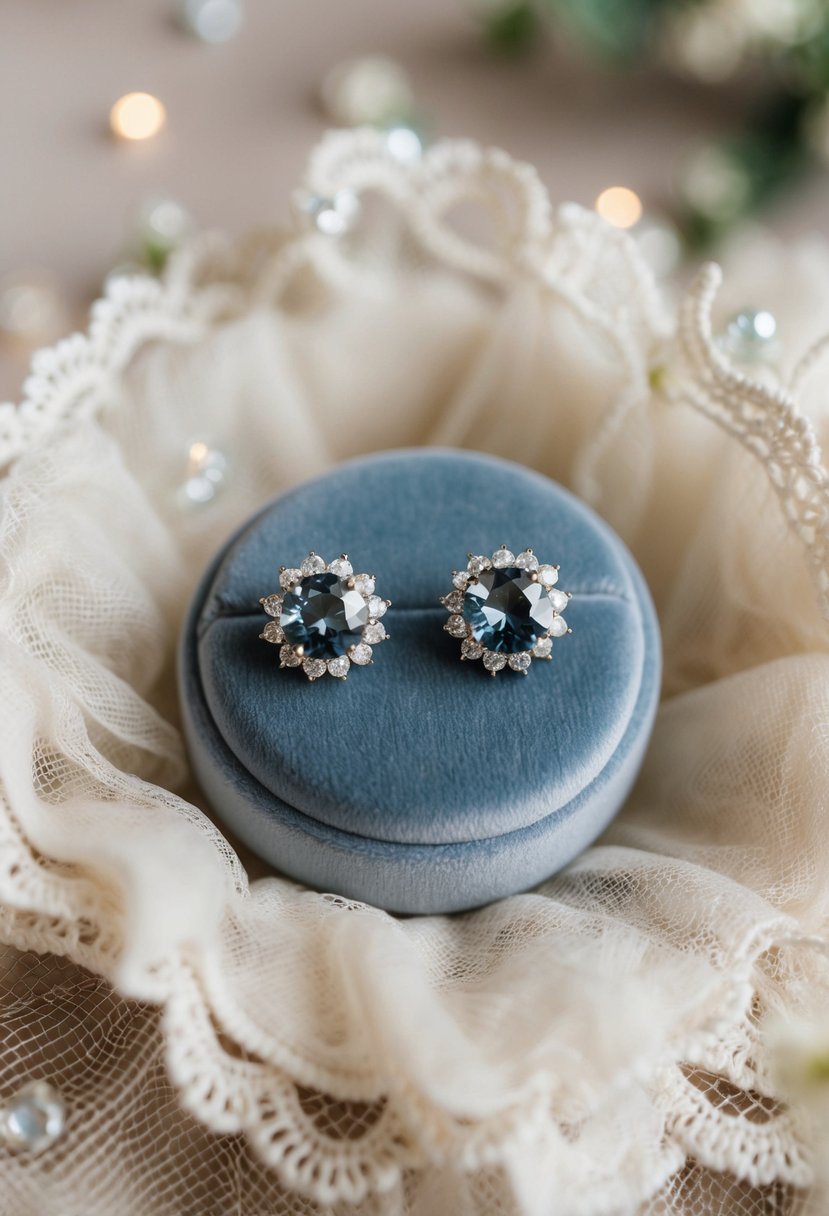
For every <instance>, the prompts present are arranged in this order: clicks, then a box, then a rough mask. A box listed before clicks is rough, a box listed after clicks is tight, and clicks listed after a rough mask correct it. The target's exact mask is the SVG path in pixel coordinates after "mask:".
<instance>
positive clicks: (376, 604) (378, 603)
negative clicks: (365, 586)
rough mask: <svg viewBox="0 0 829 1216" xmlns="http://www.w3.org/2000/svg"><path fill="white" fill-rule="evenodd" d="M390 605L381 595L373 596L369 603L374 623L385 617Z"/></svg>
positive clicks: (369, 610)
mask: <svg viewBox="0 0 829 1216" xmlns="http://www.w3.org/2000/svg"><path fill="white" fill-rule="evenodd" d="M387 608H388V604H387V603H386V601H385V600H384V599H381V598H380V596H379V595H372V596H370V597H369V601H368V614H369V616H370V617H371V619H372V620H373V621H379V619H380V617H381V616H384V615H385V612H386V609H387Z"/></svg>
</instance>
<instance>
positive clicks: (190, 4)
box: [180, 0, 243, 45]
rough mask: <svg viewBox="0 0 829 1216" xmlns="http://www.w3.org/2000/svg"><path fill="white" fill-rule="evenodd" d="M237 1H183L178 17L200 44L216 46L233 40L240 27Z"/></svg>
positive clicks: (240, 14)
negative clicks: (205, 43) (206, 43)
mask: <svg viewBox="0 0 829 1216" xmlns="http://www.w3.org/2000/svg"><path fill="white" fill-rule="evenodd" d="M242 16H243V14H242V5H241V4H240V3H239V0H184V3H183V4H182V5H181V10H180V17H181V23H182V25H183V26H184V28H185V29H186V30H187V31H188V32H189V33H191V34H194V35H195V37H196V38H198V39H199V40H200V41H201V42H208V43H212V44H213V45H217V44H218V43H220V42H229V41H230V40H231V38H235V37H236V35H237V34H238V33H239V30H240V29H241V27H242Z"/></svg>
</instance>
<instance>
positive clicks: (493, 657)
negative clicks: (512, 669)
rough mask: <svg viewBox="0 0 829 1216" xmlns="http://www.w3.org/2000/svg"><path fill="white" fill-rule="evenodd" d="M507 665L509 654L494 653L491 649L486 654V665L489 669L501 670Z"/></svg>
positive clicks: (493, 670)
mask: <svg viewBox="0 0 829 1216" xmlns="http://www.w3.org/2000/svg"><path fill="white" fill-rule="evenodd" d="M506 665H507V656H506V655H505V654H494V653H493V652H492V651H491V650H488V651H487V652H486V654H485V655H484V667H485V668H486V669H487V671H492V672H496V671H500V670H501V668H502V667H506Z"/></svg>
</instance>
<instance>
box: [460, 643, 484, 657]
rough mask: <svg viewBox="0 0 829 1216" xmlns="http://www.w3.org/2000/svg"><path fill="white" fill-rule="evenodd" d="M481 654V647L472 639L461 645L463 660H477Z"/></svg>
mask: <svg viewBox="0 0 829 1216" xmlns="http://www.w3.org/2000/svg"><path fill="white" fill-rule="evenodd" d="M483 653H484V648H483V646H481V645H480V643H479V642H476V641H475V639H474V638H467V639H466V641H465V642H463V644H462V645H461V654H462V655H463V657H464V658H465V659H479V658H480V657H481V655H482V654H483Z"/></svg>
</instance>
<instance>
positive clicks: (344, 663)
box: [328, 654, 351, 680]
mask: <svg viewBox="0 0 829 1216" xmlns="http://www.w3.org/2000/svg"><path fill="white" fill-rule="evenodd" d="M350 666H351V659H350V658H349V657H348V655H347V654H339V655H337V657H336V659H329V660H328V674H329V675H331V676H335V677H336V678H337V679H338V680H344V679H345V677H346V676H347V675H348V669H349V667H350Z"/></svg>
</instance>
